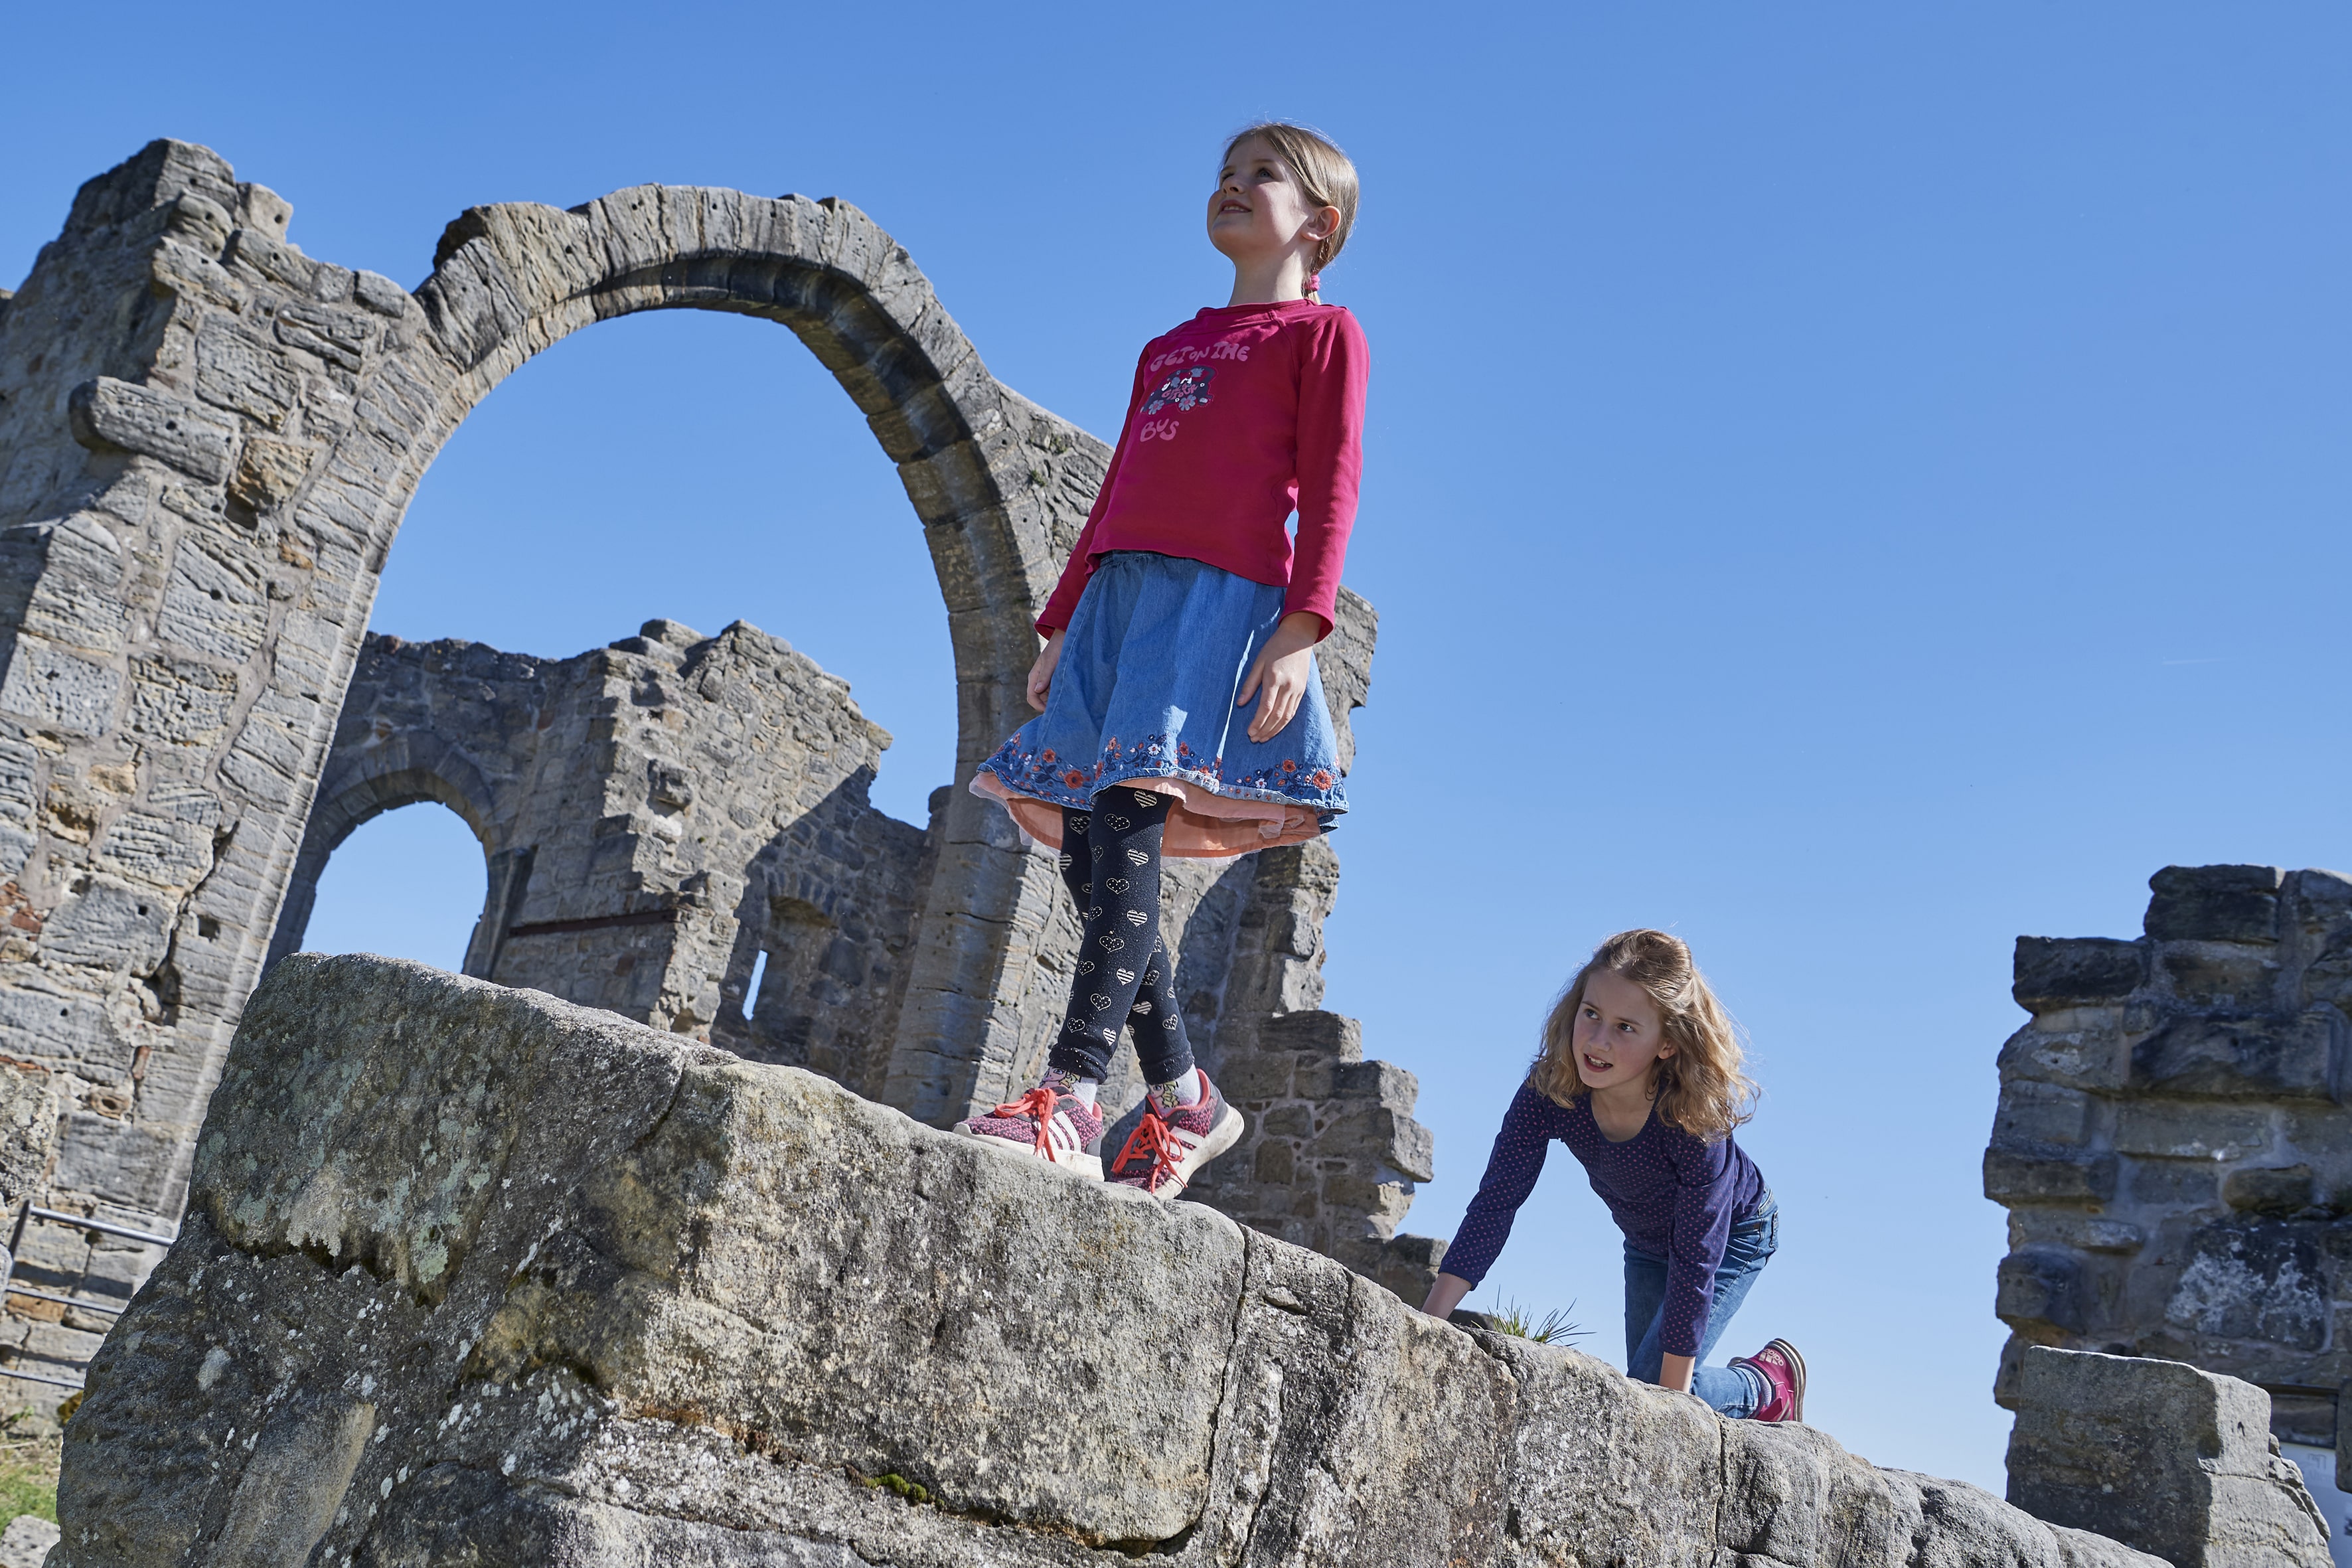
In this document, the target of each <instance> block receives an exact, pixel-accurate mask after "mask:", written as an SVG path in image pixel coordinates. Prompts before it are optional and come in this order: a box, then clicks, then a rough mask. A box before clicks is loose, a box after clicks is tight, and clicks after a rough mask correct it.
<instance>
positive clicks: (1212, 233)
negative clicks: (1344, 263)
mask: <svg viewBox="0 0 2352 1568" xmlns="http://www.w3.org/2000/svg"><path fill="white" fill-rule="evenodd" d="M1338 225H1339V209H1338V208H1336V207H1314V206H1310V205H1307V195H1306V193H1305V192H1303V191H1301V190H1300V189H1299V188H1298V182H1297V179H1296V178H1294V177H1293V176H1292V174H1291V173H1290V165H1289V164H1287V163H1284V162H1283V161H1282V159H1281V157H1280V156H1279V155H1278V154H1276V152H1275V150H1274V148H1273V146H1272V144H1271V143H1269V142H1267V141H1266V140H1265V138H1264V137H1262V136H1250V137H1245V138H1244V139H1243V140H1242V141H1241V142H1238V143H1237V144H1236V145H1235V146H1234V150H1233V153H1232V154H1231V156H1229V157H1227V158H1226V160H1225V166H1224V169H1223V172H1222V173H1221V174H1219V175H1218V176H1217V188H1216V189H1215V190H1214V191H1213V192H1212V193H1211V194H1210V196H1209V243H1210V244H1211V245H1213V246H1215V247H1217V248H1218V249H1219V250H1221V251H1223V253H1224V254H1225V256H1226V258H1228V259H1229V260H1232V261H1234V262H1236V263H1238V262H1243V261H1250V260H1261V259H1264V258H1268V257H1273V256H1276V255H1279V254H1280V253H1281V252H1282V251H1283V250H1284V249H1286V248H1287V247H1290V246H1292V245H1295V244H1300V243H1302V242H1303V243H1304V245H1305V247H1306V248H1307V253H1308V254H1309V255H1310V256H1311V255H1312V254H1313V251H1314V242H1315V241H1317V240H1318V239H1321V238H1323V237H1325V236H1327V235H1328V234H1330V233H1331V232H1332V230H1333V229H1334V228H1336V227H1337V226H1338Z"/></svg>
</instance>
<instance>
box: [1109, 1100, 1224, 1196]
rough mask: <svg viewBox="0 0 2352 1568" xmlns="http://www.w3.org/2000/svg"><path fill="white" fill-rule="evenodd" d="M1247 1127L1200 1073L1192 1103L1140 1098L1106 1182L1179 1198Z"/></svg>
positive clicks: (1155, 1194) (1156, 1194) (1152, 1193)
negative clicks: (1170, 1104)
mask: <svg viewBox="0 0 2352 1568" xmlns="http://www.w3.org/2000/svg"><path fill="white" fill-rule="evenodd" d="M1192 1070H1193V1071H1194V1072H1201V1069H1200V1068H1193V1069H1192ZM1247 1125H1248V1122H1247V1121H1245V1120H1244V1118H1243V1116H1242V1113H1241V1112H1240V1111H1238V1110H1234V1108H1233V1105H1232V1102H1230V1101H1229V1100H1226V1099H1225V1097H1224V1096H1223V1095H1222V1094H1219V1093H1218V1092H1217V1086H1216V1085H1215V1084H1213V1083H1211V1082H1210V1081H1209V1075H1208V1074H1207V1073H1204V1072H1202V1073H1201V1098H1200V1100H1199V1101H1198V1102H1196V1103H1194V1104H1192V1105H1180V1106H1177V1107H1175V1108H1173V1109H1172V1110H1171V1109H1169V1108H1167V1107H1164V1106H1162V1105H1160V1103H1159V1102H1158V1101H1157V1100H1150V1099H1146V1100H1144V1102H1143V1120H1142V1121H1139V1122H1137V1123H1136V1124H1135V1131H1132V1132H1130V1133H1129V1134H1128V1135H1127V1142H1126V1143H1124V1144H1123V1145H1121V1146H1120V1148H1119V1151H1118V1158H1117V1159H1115V1160H1113V1161H1112V1162H1111V1163H1110V1179H1111V1180H1112V1181H1114V1182H1117V1183H1118V1184H1119V1185H1120V1186H1123V1187H1141V1188H1142V1189H1143V1190H1144V1191H1145V1192H1147V1193H1150V1194H1151V1195H1152V1196H1154V1197H1160V1198H1175V1197H1180V1196H1181V1195H1182V1194H1183V1192H1184V1188H1185V1185H1186V1184H1188V1183H1190V1182H1191V1181H1192V1177H1193V1175H1194V1173H1197V1172H1198V1171H1199V1170H1200V1168H1201V1167H1202V1166H1203V1165H1205V1164H1207V1163H1209V1162H1210V1161H1212V1160H1213V1159H1215V1158H1216V1157H1217V1156H1218V1155H1220V1154H1222V1153H1223V1152H1225V1151H1226V1150H1228V1149H1230V1148H1232V1147H1233V1146H1234V1144H1235V1143H1237V1142H1240V1141H1241V1135H1242V1129H1243V1128H1244V1127H1246V1126H1247Z"/></svg>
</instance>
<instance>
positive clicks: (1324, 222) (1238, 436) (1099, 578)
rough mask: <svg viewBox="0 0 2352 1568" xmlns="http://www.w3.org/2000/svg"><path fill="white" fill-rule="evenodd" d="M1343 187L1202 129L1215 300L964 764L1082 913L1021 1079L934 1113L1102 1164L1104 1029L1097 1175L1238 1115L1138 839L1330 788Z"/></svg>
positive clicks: (1226, 826) (1161, 850) (1145, 365)
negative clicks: (1115, 1117)
mask: <svg viewBox="0 0 2352 1568" xmlns="http://www.w3.org/2000/svg"><path fill="white" fill-rule="evenodd" d="M1356 188H1357V187H1356V170H1355V166H1354V165H1353V164H1352V163H1349V161H1348V159H1347V156H1346V155H1345V154H1344V153H1341V152H1340V151H1339V148H1337V147H1335V146H1333V145H1332V144H1331V143H1330V142H1327V141H1325V140H1324V139H1323V138H1322V137H1320V136H1318V135H1317V134H1316V133H1315V132H1311V131H1307V130H1304V129H1302V128H1300V127H1298V126H1296V125H1286V124H1264V125H1256V126H1253V127H1251V128H1250V129H1249V130H1247V131H1244V132H1242V133H1241V134H1240V135H1238V136H1236V137H1234V139H1233V141H1232V142H1229V143H1228V144H1227V146H1226V148H1225V156H1224V165H1223V170H1222V171H1221V172H1220V173H1219V174H1218V177H1217V186H1216V189H1215V191H1214V192H1213V193H1212V195H1210V197H1209V211H1208V227H1209V243H1210V244H1212V245H1213V246H1215V247H1217V249H1218V250H1220V251H1222V252H1223V254H1224V255H1225V257H1226V258H1227V259H1229V260H1230V261H1232V263H1233V265H1234V289H1233V298H1232V299H1231V300H1229V301H1227V302H1226V303H1225V304H1224V305H1223V306H1219V307H1212V308H1210V309H1205V310H1201V311H1200V312H1199V313H1198V314H1196V315H1194V316H1193V317H1192V320H1191V321H1186V322H1184V323H1183V324H1182V325H1181V326H1179V327H1177V328H1175V329H1174V330H1173V331H1169V332H1167V333H1165V334H1163V335H1162V336H1160V337H1157V338H1154V339H1153V340H1152V341H1151V342H1149V343H1146V344H1145V345H1144V348H1143V353H1142V356H1141V358H1140V359H1139V361H1138V363H1137V364H1136V368H1135V385H1134V390H1133V392H1132V394H1131V395H1130V396H1129V399H1128V408H1127V423H1126V425H1125V426H1124V427H1123V428H1122V429H1121V430H1120V432H1119V437H1118V448H1117V449H1116V450H1115V451H1114V452H1113V453H1112V455H1111V461H1110V468H1109V471H1108V473H1107V474H1105V475H1104V477H1103V484H1102V490H1101V493H1100V494H1099V495H1097V497H1096V499H1095V504H1094V510H1092V511H1091V512H1090V513H1089V514H1088V516H1087V524H1086V529H1085V531H1083V532H1082V533H1080V534H1079V536H1078V542H1077V547H1076V549H1075V550H1074V551H1072V552H1071V554H1070V560H1069V564H1068V565H1067V567H1066V568H1065V569H1064V571H1063V573H1062V580H1061V584H1060V586H1059V587H1057V588H1055V591H1054V595H1053V597H1052V598H1051V599H1049V600H1048V601H1047V602H1046V605H1045V613H1044V614H1042V615H1040V616H1038V617H1037V631H1038V633H1039V635H1041V636H1042V637H1045V649H1044V651H1042V652H1041V653H1039V654H1038V656H1037V662H1036V665H1035V667H1034V668H1032V669H1031V670H1030V672H1029V704H1030V706H1031V707H1033V708H1035V709H1036V710H1038V713H1039V716H1038V717H1037V718H1034V719H1032V720H1031V721H1029V722H1028V723H1026V724H1024V725H1023V726H1022V728H1021V730H1020V731H1019V732H1018V733H1016V734H1015V735H1014V736H1013V738H1012V739H1011V740H1009V741H1007V742H1005V743H1004V745H1003V749H1002V750H1000V751H999V752H997V753H996V754H995V755H994V756H992V757H991V758H990V759H989V760H988V761H987V762H986V763H983V764H982V767H981V770H980V773H979V774H978V775H977V776H976V777H975V778H973V780H972V781H971V790H972V793H974V794H975V795H982V796H985V797H988V798H991V799H994V800H997V801H1001V802H1003V805H1004V806H1005V808H1006V809H1007V810H1009V811H1010V812H1011V813H1012V814H1013V820H1014V821H1016V822H1017V823H1019V824H1020V825H1021V828H1022V831H1024V833H1026V834H1027V835H1028V836H1029V837H1031V838H1033V839H1034V840H1036V841H1037V842H1038V843H1041V844H1044V845H1046V846H1047V847H1052V848H1057V849H1058V850H1059V851H1060V854H1061V868H1062V879H1063V881H1064V882H1065V883H1066V884H1067V885H1068V887H1069V889H1070V895H1071V897H1072V898H1074V899H1075V900H1076V901H1077V908H1078V912H1079V915H1080V918H1081V920H1082V921H1083V923H1084V927H1085V935H1084V937H1083V939H1082V941H1081V942H1080V944H1079V948H1078V955H1077V967H1076V973H1075V974H1074V975H1073V977H1072V981H1071V986H1070V1004H1069V1007H1068V1009H1067V1010H1066V1013H1065V1015H1064V1016H1063V1019H1062V1023H1061V1026H1060V1028H1059V1030H1058V1032H1057V1033H1056V1034H1055V1040H1054V1045H1053V1048H1052V1050H1051V1052H1050V1053H1049V1054H1048V1056H1047V1058H1046V1069H1045V1077H1044V1079H1042V1080H1041V1081H1040V1082H1039V1083H1038V1085H1037V1087H1036V1088H1034V1089H1031V1090H1029V1091H1028V1092H1027V1093H1026V1094H1024V1095H1023V1096H1021V1098H1020V1099H1018V1100H1013V1101H1012V1102H1011V1103H1010V1104H1005V1105H1000V1106H998V1107H996V1108H995V1109H994V1110H992V1111H991V1112H990V1113H989V1114H988V1115H986V1116H976V1117H973V1118H971V1119H970V1120H969V1121H963V1122H961V1123H959V1124H958V1126H957V1128H956V1131H959V1132H961V1133H964V1134H966V1135H968V1136H970V1137H973V1138H977V1139H979V1140H980V1141H981V1142H982V1143H983V1144H985V1145H987V1146H988V1147H991V1148H994V1149H999V1150H1003V1151H1004V1152H1010V1153H1014V1154H1020V1155H1034V1157H1036V1158H1039V1159H1045V1160H1050V1161H1052V1162H1054V1163H1056V1164H1058V1165H1062V1166H1065V1167H1067V1168H1070V1169H1073V1170H1076V1171H1079V1172H1082V1173H1087V1174H1091V1175H1096V1176H1099V1175H1101V1174H1102V1164H1101V1162H1100V1160H1099V1159H1097V1157H1096V1156H1095V1155H1093V1154H1090V1153H1088V1152H1087V1145H1088V1144H1090V1143H1092V1142H1095V1141H1096V1140H1097V1139H1098V1138H1099V1137H1100V1136H1101V1134H1102V1126H1103V1119H1102V1112H1101V1110H1100V1109H1099V1108H1098V1107H1097V1104H1096V1097H1097V1090H1098V1089H1100V1087H1101V1085H1102V1082H1103V1079H1105V1078H1106V1077H1107V1076H1108V1071H1109V1065H1110V1055H1111V1052H1112V1050H1113V1049H1114V1048H1115V1047H1117V1046H1118V1037H1119V1032H1120V1030H1121V1028H1122V1027H1124V1028H1126V1029H1129V1030H1130V1031H1131V1032H1132V1034H1133V1037H1134V1039H1135V1047H1136V1054H1137V1057H1138V1058H1139V1062H1140V1065H1141V1067H1142V1069H1143V1075H1144V1078H1145V1079H1146V1081H1147V1082H1148V1083H1149V1085H1150V1090H1149V1094H1148V1097H1147V1100H1146V1102H1145V1109H1144V1114H1143V1118H1142V1120H1141V1121H1140V1122H1139V1123H1138V1125H1137V1127H1136V1130H1135V1132H1134V1133H1133V1135H1132V1136H1130V1137H1129V1138H1128V1139H1127V1140H1126V1142H1125V1143H1124V1145H1123V1146H1122V1147H1121V1148H1120V1150H1119V1152H1118V1154H1117V1155H1116V1156H1115V1157H1114V1158H1113V1159H1112V1161H1111V1163H1110V1168H1109V1175H1110V1179H1111V1180H1113V1181H1116V1182H1120V1183H1123V1184H1128V1185H1130V1186H1137V1187H1140V1188H1142V1189H1144V1190H1145V1191H1147V1192H1150V1193H1155V1194H1159V1195H1160V1196H1162V1197H1174V1196H1175V1195H1176V1194H1178V1193H1181V1191H1182V1190H1183V1188H1184V1185H1185V1184H1186V1183H1187V1182H1188V1181H1190V1180H1191V1179H1192V1175H1193V1173H1195V1172H1197V1171H1198V1170H1199V1169H1200V1168H1201V1167H1202V1165H1203V1164H1205V1163H1207V1162H1209V1161H1210V1160H1212V1159H1213V1158H1215V1157H1216V1156H1217V1155H1218V1154H1220V1153H1223V1152H1224V1151H1225V1150H1227V1149H1229V1148H1231V1147H1232V1146H1233V1144H1234V1141H1235V1140H1236V1139H1238V1138H1239V1137H1240V1136H1241V1131H1242V1118H1241V1114H1240V1112H1238V1111H1236V1110H1234V1109H1233V1107H1232V1106H1231V1105H1229V1104H1227V1103H1226V1102H1225V1100H1224V1099H1223V1096H1221V1095H1220V1094H1218V1092H1217V1089H1216V1086H1215V1085H1214V1084H1213V1083H1211V1082H1210V1081H1209V1079H1208V1075H1207V1074H1206V1073H1203V1072H1202V1071H1201V1070H1200V1068H1197V1067H1196V1066H1195V1065H1194V1064H1193V1061H1192V1047H1191V1046H1190V1044H1189V1043H1187V1041H1186V1040H1185V1037H1184V1020H1183V1016H1182V1014H1181V1012H1180V1011H1179V1009H1178V1006H1177V1001H1176V988H1175V984H1174V982H1175V978H1176V975H1175V965H1174V964H1173V963H1171V962H1170V961H1169V959H1168V956H1167V953H1166V952H1165V950H1164V949H1163V947H1162V946H1161V943H1160V860H1161V858H1163V857H1166V856H1177V857H1195V858H1221V857H1226V856H1234V855H1239V854H1243V853H1244V852H1246V851H1248V850H1252V849H1263V848H1269V847H1274V846H1276V845H1282V844H1296V843H1298V842H1300V841H1302V840H1305V839H1308V838H1312V837H1316V836H1317V835H1318V834H1320V833H1323V832H1326V831H1328V829H1329V827H1330V826H1331V825H1332V823H1333V822H1334V821H1335V820H1336V819H1337V818H1338V816H1339V814H1340V813H1342V812H1344V811H1345V810H1347V795H1346V790H1345V786H1344V784H1343V783H1342V781H1341V778H1340V773H1339V745H1338V738H1337V736H1336V734H1335V732H1334V731H1333V729H1332V725H1331V715H1330V710H1329V709H1328V707H1327V706H1326V705H1325V703H1324V700H1323V684H1322V677H1321V675H1320V674H1319V673H1318V670H1317V668H1316V665H1315V654H1314V648H1315V645H1316V644H1317V643H1318V642H1320V641H1322V639H1323V638H1325V637H1328V636H1329V635H1330V633H1331V625H1332V617H1333V616H1334V614H1335V613H1336V611H1335V608H1334V601H1335V598H1336V596H1337V595H1338V592H1339V567H1340V563H1341V560H1342V558H1343V556H1344V555H1345V552H1346V550H1347V543H1348V531H1349V528H1350V526H1351V525H1352V524H1353V522H1354V521H1355V515H1356V484H1357V475H1358V472H1359V469H1360V466H1361V444H1362V432H1363V416H1364V381H1365V370H1366V353H1365V348H1364V335H1363V333H1362V331H1360V329H1359V328H1358V327H1357V325H1356V320H1355V318H1354V317H1353V316H1352V315H1350V314H1349V312H1348V310H1346V309H1345V308H1344V307H1340V306H1332V305H1326V304H1324V303H1322V301H1321V300H1320V299H1319V297H1318V283H1319V279H1318V276H1317V275H1318V273H1319V272H1320V271H1321V270H1322V269H1323V268H1325V267H1328V266H1329V265H1330V263H1331V262H1332V261H1333V260H1334V259H1336V258H1338V256H1339V252H1340V250H1341V248H1342V247H1345V246H1346V245H1347V243H1348V232H1349V228H1350V227H1351V226H1353V225H1354V223H1355V217H1356ZM1294 511H1295V512H1296V513H1297V519H1298V526H1297V542H1296V545H1295V546H1294V544H1293V542H1292V539H1291V536H1290V533H1289V531H1288V530H1287V528H1286V523H1287V521H1288V520H1289V518H1290V516H1291V514H1292V513H1293V512H1294Z"/></svg>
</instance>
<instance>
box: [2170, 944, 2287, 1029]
mask: <svg viewBox="0 0 2352 1568" xmlns="http://www.w3.org/2000/svg"><path fill="white" fill-rule="evenodd" d="M2277 951H2278V950H2277V947H2276V945H2275V944H2273V945H2270V946H2260V947H2257V946H2252V945H2250V944H2247V943H2242V942H2165V943H2163V944H2162V945H2161V946H2160V947H2159V948H2158V951H2157V960H2156V964H2157V968H2158V970H2159V971H2160V972H2161V973H2162V974H2163V976H2164V981H2165V987H2166V989H2167V990H2168V991H2170V992H2171V993H2172V994H2173V995H2174V996H2175V997H2177V998H2178V999H2179V1001H2181V1002H2183V1003H2186V1004H2187V1005H2189V1006H2192V1007H2200V1008H2212V1009H2216V1010H2220V1011H2223V1012H2232V1013H2264V1012H2269V1011H2270V1010H2271V1009H2272V1006H2273V1001H2274V995H2273V994H2274V993H2275V992H2276V990H2277V986H2278V978H2279V966H2278V961H2277V957H2276V954H2277Z"/></svg>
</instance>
